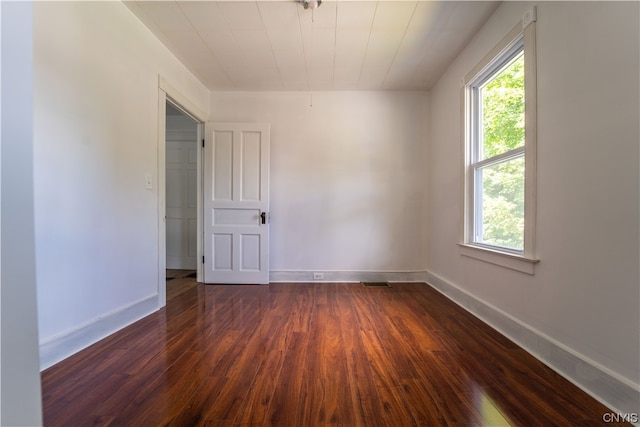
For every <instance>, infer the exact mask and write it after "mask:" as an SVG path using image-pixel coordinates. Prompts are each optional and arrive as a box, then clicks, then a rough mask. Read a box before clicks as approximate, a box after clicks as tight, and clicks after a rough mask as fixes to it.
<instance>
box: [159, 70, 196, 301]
mask: <svg viewBox="0 0 640 427" xmlns="http://www.w3.org/2000/svg"><path fill="white" fill-rule="evenodd" d="M167 101H168V102H170V103H171V104H173V105H174V106H175V107H176V108H178V109H179V110H180V111H182V112H183V113H184V114H185V115H187V116H188V117H190V118H192V119H193V120H194V121H196V122H197V123H198V125H197V128H198V131H197V138H198V139H197V140H198V141H201V140H202V138H204V123H205V122H206V121H207V115H206V114H205V113H204V112H203V111H202V110H200V109H199V108H198V107H197V106H196V105H195V103H193V102H192V101H191V100H190V99H189V98H187V97H186V96H184V95H183V94H182V93H180V92H179V91H177V90H176V89H175V88H174V87H173V86H171V85H170V84H169V83H168V82H167V81H166V80H165V79H164V78H163V77H162V76H158V142H157V148H158V180H157V186H156V188H157V192H158V274H157V279H158V308H162V307H164V306H165V305H166V304H167V270H166V268H167V240H166V239H167V224H166V207H167V201H166V191H167V183H166V148H167V136H166V124H167V123H166V118H167ZM197 153H198V158H197V162H198V169H197V172H196V175H197V179H196V180H197V183H198V184H197V186H198V188H197V194H198V205H197V231H196V232H197V246H198V247H197V259H202V256H203V254H204V246H203V239H202V232H203V231H202V230H203V209H202V206H203V199H202V194H203V192H202V160H203V157H202V149H199V150H198V151H197ZM196 265H197V278H196V280H197V281H198V282H202V281H203V279H204V278H203V273H204V270H203V267H202V263H200V262H197V263H196Z"/></svg>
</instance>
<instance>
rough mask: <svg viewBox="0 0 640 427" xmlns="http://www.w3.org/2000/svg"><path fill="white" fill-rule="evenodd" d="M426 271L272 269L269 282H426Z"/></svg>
mask: <svg viewBox="0 0 640 427" xmlns="http://www.w3.org/2000/svg"><path fill="white" fill-rule="evenodd" d="M314 273H321V274H322V277H323V278H322V279H316V280H314V278H313V274H314ZM426 279H427V272H426V271H364V270H340V271H336V270H271V272H269V282H273V283H310V282H319V283H322V282H356V283H357V282H426Z"/></svg>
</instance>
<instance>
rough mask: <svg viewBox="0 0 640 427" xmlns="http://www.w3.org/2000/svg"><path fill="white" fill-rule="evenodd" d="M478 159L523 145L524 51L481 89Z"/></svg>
mask: <svg viewBox="0 0 640 427" xmlns="http://www.w3.org/2000/svg"><path fill="white" fill-rule="evenodd" d="M480 96H481V99H482V126H481V130H482V139H481V141H482V144H481V147H480V149H481V150H482V152H481V153H480V160H482V159H486V158H489V157H493V156H496V155H498V154H502V153H505V152H507V151H509V150H513V149H514V148H518V147H522V146H523V145H524V54H523V53H520V55H518V56H517V57H516V58H515V60H514V61H513V62H511V63H510V65H508V66H507V67H505V68H504V69H503V70H502V71H501V72H500V73H498V74H497V75H496V76H495V77H494V78H492V79H491V80H489V81H488V82H487V83H486V84H485V85H484V86H483V87H481V89H480Z"/></svg>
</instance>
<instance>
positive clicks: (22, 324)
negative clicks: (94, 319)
mask: <svg viewBox="0 0 640 427" xmlns="http://www.w3.org/2000/svg"><path fill="white" fill-rule="evenodd" d="M0 12H1V21H0V22H1V25H0V27H1V29H2V31H1V34H2V37H1V39H2V49H1V52H2V68H1V81H2V84H1V91H2V105H1V111H2V115H1V117H2V121H1V123H2V125H1V128H2V133H1V137H0V141H1V144H0V147H1V150H0V152H1V156H2V163H1V171H2V174H1V182H2V190H1V194H2V197H1V206H2V209H1V219H2V220H1V228H2V239H1V252H2V262H1V271H2V274H1V284H2V286H1V293H2V298H1V300H2V304H1V311H0V313H1V319H0V324H1V325H2V333H0V337H1V343H0V348H1V352H0V379H1V385H0V389H1V390H2V395H1V396H0V425H3V426H38V425H42V402H41V392H40V372H39V359H38V323H37V313H36V309H37V307H36V275H35V271H34V269H33V263H34V260H35V242H34V219H33V217H34V212H33V130H32V121H33V116H32V94H33V84H32V76H33V57H32V51H33V35H32V29H33V18H32V15H33V9H32V4H31V3H30V2H2V3H0Z"/></svg>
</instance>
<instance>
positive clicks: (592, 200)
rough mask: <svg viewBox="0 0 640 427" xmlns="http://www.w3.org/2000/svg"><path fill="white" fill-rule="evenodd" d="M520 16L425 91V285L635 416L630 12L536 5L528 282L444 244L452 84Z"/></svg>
mask: <svg viewBox="0 0 640 427" xmlns="http://www.w3.org/2000/svg"><path fill="white" fill-rule="evenodd" d="M529 7H530V4H528V3H521V2H507V3H503V4H502V5H501V6H500V8H499V9H498V10H497V11H496V13H495V15H494V16H493V17H492V18H491V19H490V20H489V22H488V23H487V24H486V26H485V27H484V28H483V29H482V30H481V31H480V32H479V33H478V34H477V36H476V37H475V38H474V39H473V40H472V42H471V43H470V44H469V46H468V47H467V48H466V49H465V50H464V51H463V53H462V54H461V55H460V56H459V57H458V58H457V60H456V61H455V62H454V63H453V64H452V65H451V66H450V67H449V69H448V70H447V71H446V72H445V74H444V75H443V77H442V78H441V80H440V81H439V82H438V84H437V85H436V87H435V88H434V90H433V91H432V92H431V109H432V116H431V123H432V126H431V134H430V163H429V171H430V174H429V184H430V185H429V194H430V204H429V208H430V210H429V215H430V220H429V228H430V240H429V246H430V253H429V271H430V273H431V278H430V280H431V282H432V283H433V284H434V285H436V287H438V288H440V289H442V290H443V291H444V292H445V293H448V294H449V295H451V296H452V297H453V298H455V299H457V300H458V301H459V302H461V303H463V304H465V305H467V306H468V307H469V308H470V309H471V310H472V311H475V312H476V313H478V314H479V315H481V316H483V317H485V318H487V319H488V320H489V321H491V322H492V323H493V324H494V325H496V326H497V327H498V328H499V329H503V330H506V331H507V332H508V333H510V335H511V336H512V337H514V338H515V339H516V340H517V341H519V342H521V343H523V344H524V345H525V346H527V347H528V348H529V349H531V350H532V351H533V352H534V353H536V354H538V356H540V357H541V358H542V359H543V360H546V361H547V363H549V364H551V365H553V366H554V367H555V368H556V369H558V370H560V371H562V372H563V373H564V374H565V375H567V376H568V377H570V378H571V379H573V380H574V381H575V382H578V383H580V384H581V385H582V386H583V387H585V388H587V389H588V390H589V391H590V392H592V393H593V394H595V395H597V396H598V397H599V398H601V399H602V400H606V401H608V403H609V404H611V405H613V406H614V407H616V408H619V409H624V410H628V411H631V412H633V411H635V412H640V408H639V404H638V384H639V383H640V373H639V371H640V367H639V364H638V360H640V353H639V349H640V342H639V325H640V315H639V306H640V304H639V302H640V295H639V283H640V274H639V267H638V266H639V259H640V251H639V236H640V230H639V222H640V215H639V162H638V160H639V150H638V141H639V137H640V135H639V116H640V110H639V94H640V92H639V90H640V86H639V78H638V76H639V71H640V69H639V59H638V55H639V31H638V25H639V21H640V20H639V12H638V3H635V2H628V3H613V2H541V3H539V4H538V22H537V34H538V37H537V55H538V69H537V70H538V98H537V99H538V205H537V207H538V222H537V246H538V250H537V255H538V257H539V258H540V260H541V261H540V263H539V264H538V265H537V266H536V271H535V275H533V276H529V275H526V274H522V273H518V272H515V271H512V270H507V269H504V268H501V267H497V266H494V265H491V264H486V263H483V262H481V261H478V260H474V259H471V258H465V257H463V256H461V255H460V254H459V252H458V247H457V245H456V244H457V243H458V242H459V235H460V227H461V214H462V196H461V186H462V176H461V165H462V144H461V140H460V137H461V133H460V125H461V123H462V121H461V117H460V113H461V108H460V89H461V86H460V85H461V79H462V77H463V76H464V75H465V74H466V73H467V72H468V71H469V70H470V69H471V68H472V67H473V66H474V65H475V64H476V63H477V62H478V61H479V60H480V59H481V58H482V57H483V56H484V55H485V54H486V53H487V52H488V51H489V50H490V49H491V48H492V47H493V46H494V45H495V44H496V43H497V42H498V41H499V40H500V39H501V38H502V37H503V36H504V35H506V33H507V32H508V31H509V30H510V29H511V28H512V27H513V26H514V25H515V24H516V23H517V22H518V21H519V19H520V18H521V16H522V15H523V14H524V12H525V11H526V10H527V9H528V8H529ZM510 328H511V330H509V329H510ZM582 362H584V363H582Z"/></svg>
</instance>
